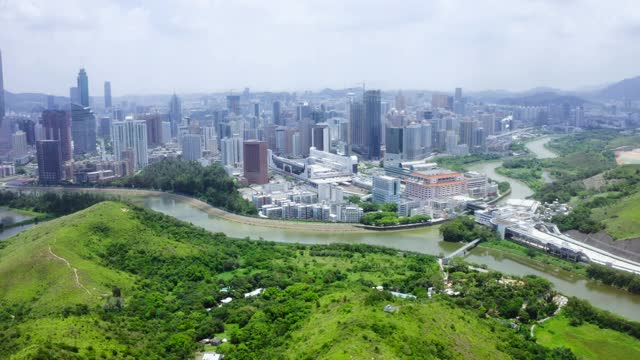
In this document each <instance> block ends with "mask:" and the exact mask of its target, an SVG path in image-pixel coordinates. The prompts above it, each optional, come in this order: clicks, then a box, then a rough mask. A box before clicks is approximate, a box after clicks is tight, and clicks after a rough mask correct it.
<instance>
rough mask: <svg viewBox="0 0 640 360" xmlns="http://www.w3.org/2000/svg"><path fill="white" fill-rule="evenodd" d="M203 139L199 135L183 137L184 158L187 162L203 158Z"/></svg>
mask: <svg viewBox="0 0 640 360" xmlns="http://www.w3.org/2000/svg"><path fill="white" fill-rule="evenodd" d="M201 140H202V138H201V137H200V135H197V134H187V135H185V136H183V137H182V158H183V159H185V160H187V161H193V160H198V159H200V158H201V157H202V145H201Z"/></svg>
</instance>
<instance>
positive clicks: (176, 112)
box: [169, 94, 182, 137]
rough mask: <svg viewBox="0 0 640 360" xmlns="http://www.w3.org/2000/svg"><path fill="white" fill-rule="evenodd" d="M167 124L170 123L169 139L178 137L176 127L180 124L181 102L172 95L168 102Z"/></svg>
mask: <svg viewBox="0 0 640 360" xmlns="http://www.w3.org/2000/svg"><path fill="white" fill-rule="evenodd" d="M169 122H170V123H171V137H176V136H178V127H179V126H180V124H181V123H182V102H181V101H180V98H179V97H178V96H177V95H176V94H173V96H172V97H171V101H170V102H169Z"/></svg>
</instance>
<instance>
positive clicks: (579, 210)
mask: <svg viewBox="0 0 640 360" xmlns="http://www.w3.org/2000/svg"><path fill="white" fill-rule="evenodd" d="M552 221H553V222H554V223H555V224H556V225H558V228H559V229H560V230H561V231H567V230H571V229H576V230H579V231H581V232H583V233H587V234H589V233H596V232H598V231H601V230H604V225H603V224H602V223H600V222H597V221H595V220H593V219H591V210H590V209H589V208H588V207H586V206H577V207H575V208H574V209H573V210H572V211H571V212H570V213H569V214H568V215H556V216H554V217H553V219H552Z"/></svg>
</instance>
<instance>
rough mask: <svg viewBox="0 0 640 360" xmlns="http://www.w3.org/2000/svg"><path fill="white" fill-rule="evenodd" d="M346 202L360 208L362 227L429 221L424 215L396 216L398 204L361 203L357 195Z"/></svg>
mask: <svg viewBox="0 0 640 360" xmlns="http://www.w3.org/2000/svg"><path fill="white" fill-rule="evenodd" d="M347 200H348V201H349V202H350V203H352V204H354V205H358V206H360V207H361V208H362V210H363V211H364V213H365V214H364V216H363V217H362V219H360V223H362V224H364V225H369V226H380V227H385V226H396V225H408V224H422V223H426V222H428V221H429V220H431V218H430V217H429V216H426V215H415V216H410V217H409V216H398V214H397V211H398V204H396V203H385V204H376V203H372V202H369V201H362V200H360V197H359V196H357V195H351V196H349V197H348V198H347Z"/></svg>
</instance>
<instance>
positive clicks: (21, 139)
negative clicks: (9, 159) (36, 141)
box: [11, 130, 29, 159]
mask: <svg viewBox="0 0 640 360" xmlns="http://www.w3.org/2000/svg"><path fill="white" fill-rule="evenodd" d="M28 149H29V148H28V146H27V133H25V132H24V131H22V130H18V131H16V132H15V133H14V134H13V135H11V151H12V152H13V158H14V159H19V158H22V157H24V156H25V155H27V150H28Z"/></svg>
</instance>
